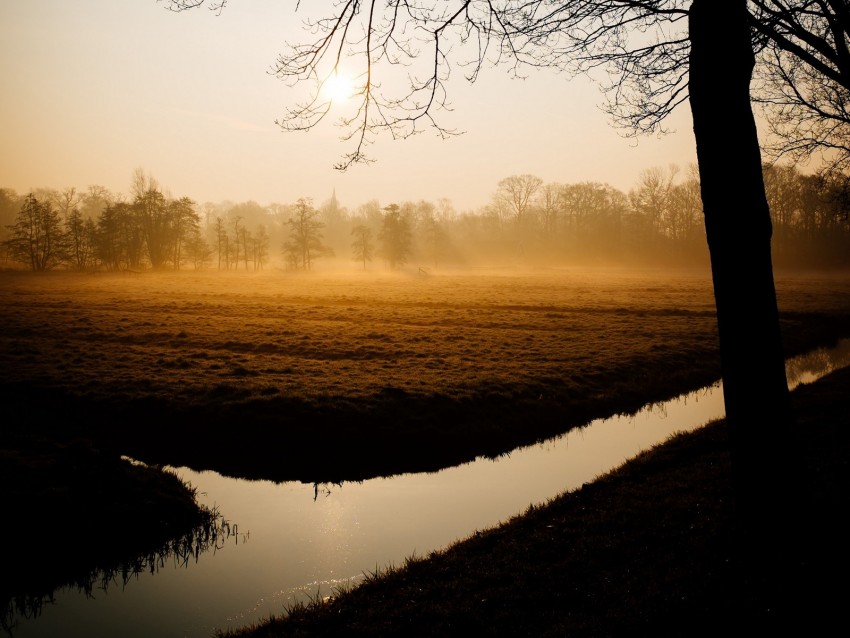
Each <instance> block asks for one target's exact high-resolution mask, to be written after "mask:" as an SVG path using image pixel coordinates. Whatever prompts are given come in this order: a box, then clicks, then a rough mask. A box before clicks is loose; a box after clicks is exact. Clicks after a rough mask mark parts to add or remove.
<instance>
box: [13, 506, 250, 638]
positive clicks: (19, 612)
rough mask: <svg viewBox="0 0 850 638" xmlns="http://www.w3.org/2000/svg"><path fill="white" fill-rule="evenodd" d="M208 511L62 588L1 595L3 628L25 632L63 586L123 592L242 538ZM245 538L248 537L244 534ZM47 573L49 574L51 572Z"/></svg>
mask: <svg viewBox="0 0 850 638" xmlns="http://www.w3.org/2000/svg"><path fill="white" fill-rule="evenodd" d="M205 514H206V515H205V517H204V521H203V522H202V523H201V524H200V525H198V526H196V527H194V528H193V529H191V530H189V531H188V532H186V533H185V534H183V535H182V536H180V537H179V538H174V539H171V540H169V541H166V542H165V543H163V544H162V545H161V546H160V547H157V548H155V549H152V550H149V551H147V552H145V553H144V554H141V555H139V556H134V557H132V558H130V559H128V560H123V561H116V562H113V563H111V564H107V565H106V566H96V567H92V568H91V569H89V570H88V571H87V572H85V573H83V574H81V575H77V576H76V577H74V578H72V579H71V580H70V581H69V582H67V583H65V584H64V585H63V586H62V587H59V588H55V587H52V585H50V584H46V585H43V586H39V585H38V584H32V583H31V584H30V587H29V591H22V592H17V593H15V594H13V595H10V596H7V597H6V600H3V599H2V598H0V609H2V614H1V615H0V628H2V629H3V630H4V631H5V632H6V633H7V634H9V635H10V636H13V635H22V634H20V633H18V632H17V631H16V630H18V629H21V630H22V631H26V630H25V629H22V627H21V625H22V623H23V622H24V621H32V620H34V619H37V618H39V617H40V616H41V615H42V614H43V613H44V612H45V610H46V609H47V608H49V607H51V606H52V605H55V604H56V600H57V599H56V596H57V591H58V590H60V589H65V590H67V591H73V592H75V593H76V594H77V595H80V596H83V597H85V598H86V599H94V598H95V597H96V595H97V594H100V593H102V594H107V593H109V592H110V591H122V592H123V591H126V589H127V586H128V585H129V584H130V583H131V582H134V581H138V580H139V577H140V576H141V575H143V574H150V575H154V574H157V573H159V572H160V571H161V570H165V569H177V568H188V567H189V566H190V565H191V564H196V563H197V562H198V560H199V559H200V556H201V554H203V553H205V552H213V553H215V551H217V550H220V549H222V548H223V547H224V545H225V543H227V542H228V541H229V540H233V541H234V542H235V543H238V542H239V538H240V537H239V529H238V525H236V524H232V523H230V521H228V520H226V519H225V518H223V517H222V516H221V515H220V514H219V513H218V512H216V511H212V510H209V511H207V512H206V513H205ZM242 540H243V542H244V541H245V540H246V538H245V535H243V536H242ZM45 576H46V577H47V578H50V576H52V574H51V575H45ZM37 577H38V575H36V578H37ZM47 582H48V583H49V582H50V581H49V580H48V581H47Z"/></svg>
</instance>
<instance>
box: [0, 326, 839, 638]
mask: <svg viewBox="0 0 850 638" xmlns="http://www.w3.org/2000/svg"><path fill="white" fill-rule="evenodd" d="M847 365H850V339H845V340H843V341H841V342H840V343H839V344H838V346H837V347H836V348H833V349H829V350H818V351H815V352H813V353H810V354H808V355H804V356H802V357H797V358H795V359H792V360H790V361H789V362H788V366H787V368H788V377H789V384H790V385H791V386H792V387H794V386H796V385H798V384H799V383H804V382H811V381H813V380H816V379H817V378H819V377H820V376H822V375H824V374H826V373H827V372H829V371H831V370H833V369H836V368H840V367H844V366H847ZM722 415H723V397H722V387H721V385H720V384H717V385H714V386H711V387H708V388H704V389H702V390H699V391H697V392H693V393H690V394H688V395H686V396H682V397H680V398H678V399H675V400H672V401H668V402H665V403H663V404H658V405H653V406H648V407H646V408H644V409H643V410H642V411H641V412H639V413H638V414H636V415H632V416H622V417H615V418H610V419H605V420H598V421H594V422H592V423H590V424H588V425H587V426H585V427H584V428H582V429H580V430H573V431H572V432H569V433H567V434H565V435H562V436H560V437H557V438H555V439H551V440H549V441H546V442H544V443H541V444H539V445H535V446H530V447H527V448H521V449H518V450H515V451H514V452H512V453H511V454H509V455H506V456H504V457H501V458H499V459H497V460H489V459H480V460H478V461H475V462H473V463H468V464H465V465H462V466H458V467H453V468H449V469H446V470H442V471H440V472H436V473H423V474H405V475H401V476H395V477H390V478H384V479H373V480H369V481H364V482H362V483H345V484H343V485H341V486H339V485H330V486H317V487H314V486H313V485H308V484H302V483H272V482H264V481H245V480H238V479H231V478H227V477H223V476H221V475H219V474H216V473H214V472H194V471H191V470H189V469H186V468H179V469H178V470H177V472H178V474H179V475H180V476H181V477H183V478H184V479H185V480H187V481H189V482H190V483H191V484H192V485H194V486H196V487H197V488H198V489H199V491H200V493H201V497H200V500H201V501H202V502H203V503H204V504H206V505H209V506H215V507H216V508H217V509H218V510H219V511H220V512H221V513H222V515H223V516H224V517H226V518H227V519H229V520H230V521H232V522H233V523H235V524H236V526H237V527H236V529H235V530H234V531H235V533H234V534H232V535H231V536H230V537H229V538H227V539H226V540H225V541H224V542H223V543H220V544H219V545H218V546H217V547H215V548H214V549H213V550H210V551H207V552H205V553H202V554H200V556H198V558H197V560H195V559H194V558H193V559H192V560H191V561H189V563H188V564H186V565H178V564H176V563H177V561H171V562H168V561H166V563H165V564H164V565H162V566H161V567H159V568H158V569H156V570H154V573H150V572H145V573H142V574H139V575H138V576H135V577H132V578H131V579H130V580H129V581H128V582H127V583H122V582H120V581H119V582H115V583H113V584H112V585H110V586H109V587H107V588H106V589H105V590H100V589H95V590H94V591H93V593H92V594H91V595H86V594H85V593H82V592H80V591H78V590H76V589H74V588H65V589H63V590H60V591H58V592H56V594H55V600H54V603H53V604H49V605H47V606H46V607H45V608H44V609H43V610H42V612H41V613H40V614H38V616H37V617H35V618H18V619H16V626H15V627H14V628H13V629H12V631H11V632H10V635H11V636H15V637H18V638H42V637H47V636H63V637H66V638H73V637H76V636H85V637H87V638H97V637H100V636H122V637H124V638H134V637H136V636H139V637H141V636H145V637H149V636H159V637H163V638H170V637H186V638H200V637H204V638H206V637H208V636H210V635H211V634H212V633H213V631H214V630H215V629H226V628H235V627H240V626H244V625H248V624H252V623H255V622H258V621H261V620H262V619H264V618H267V617H268V616H269V615H272V614H279V613H281V612H282V611H283V609H284V608H285V606H286V605H287V604H288V603H291V602H292V601H294V600H298V599H301V600H304V599H306V598H308V597H315V596H325V595H328V594H330V593H332V591H333V590H334V588H335V587H338V586H340V585H348V584H357V582H358V581H360V580H362V578H363V575H364V573H368V572H372V571H375V570H376V569H383V568H384V567H386V566H388V565H398V564H401V563H403V561H404V559H405V558H406V557H409V556H411V555H417V556H422V555H427V554H428V553H430V552H431V551H433V550H436V549H440V548H442V547H445V546H447V545H449V544H451V543H452V542H454V541H456V540H459V539H462V538H465V537H467V536H469V535H470V534H472V533H473V532H474V531H475V530H479V529H484V528H488V527H492V526H495V525H497V524H498V523H499V522H500V521H504V520H507V519H508V518H510V517H512V516H514V515H516V514H520V513H522V512H523V511H524V510H525V509H526V508H527V507H528V506H529V505H530V504H532V503H542V502H545V501H546V500H548V499H549V498H551V497H553V496H555V495H557V494H558V493H560V492H562V491H565V490H570V489H573V488H576V487H578V486H580V485H581V484H582V483H585V482H587V481H592V480H593V479H594V478H595V477H596V476H598V475H600V474H602V473H604V472H606V471H608V470H609V469H611V468H613V467H616V466H618V465H620V464H622V463H623V462H624V461H626V460H628V459H629V458H631V457H633V456H635V455H636V454H637V453H638V452H640V451H641V450H644V449H647V448H649V447H651V446H652V445H654V444H656V443H658V442H660V441H663V440H665V439H666V438H668V437H669V436H670V435H671V434H672V433H674V432H676V431H688V430H692V429H694V428H697V427H700V426H701V425H704V424H705V423H707V422H708V421H710V420H713V419H716V418H719V417H721V416H722Z"/></svg>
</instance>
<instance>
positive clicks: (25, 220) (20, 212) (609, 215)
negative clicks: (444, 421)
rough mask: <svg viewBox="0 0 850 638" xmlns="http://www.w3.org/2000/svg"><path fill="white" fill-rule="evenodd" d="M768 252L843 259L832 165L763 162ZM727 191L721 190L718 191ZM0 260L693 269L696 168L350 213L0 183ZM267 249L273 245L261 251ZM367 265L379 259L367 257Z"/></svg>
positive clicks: (849, 205)
mask: <svg viewBox="0 0 850 638" xmlns="http://www.w3.org/2000/svg"><path fill="white" fill-rule="evenodd" d="M764 182H765V189H766V193H767V196H768V200H769V203H770V210H771V217H772V221H773V252H774V262H775V264H776V265H777V266H784V267H810V268H839V267H845V266H848V265H850V216H848V210H850V186H848V181H847V180H846V179H845V178H843V177H842V176H840V175H837V174H836V173H835V172H829V173H823V174H815V175H807V174H803V173H802V172H800V171H799V170H798V169H797V168H795V167H793V166H783V165H778V164H769V165H765V166H764ZM729 197H730V198H734V194H733V193H730V194H729ZM0 220H2V222H3V225H2V232H3V237H2V238H3V241H2V250H3V254H2V261H3V262H4V263H6V264H16V265H17V266H18V267H24V268H28V269H31V270H35V271H43V270H54V269H59V268H64V269H71V270H79V271H90V270H106V271H119V270H145V269H153V270H163V269H175V270H178V269H181V268H193V269H217V270H239V269H241V270H245V271H258V270H263V269H264V268H265V267H266V266H267V265H268V264H269V263H272V262H275V263H278V264H282V266H280V267H283V268H286V269H290V270H311V269H313V267H314V265H315V263H316V261H317V260H319V259H323V258H325V259H326V258H331V257H341V258H344V259H347V260H351V261H352V262H354V263H355V264H356V267H358V268H360V269H363V270H369V269H371V268H375V267H378V268H380V267H384V268H387V269H390V270H394V269H399V268H402V267H404V266H406V265H408V264H414V263H415V264H416V265H417V266H418V267H420V268H427V269H439V268H440V267H442V266H461V265H484V266H486V265H490V266H494V265H496V266H498V265H514V264H524V265H560V264H623V265H629V264H641V265H694V264H705V263H707V260H708V252H707V250H708V249H707V242H706V236H705V225H704V223H703V213H702V204H701V198H700V183H699V178H698V175H697V172H696V170H695V169H694V168H693V167H691V168H690V169H689V170H686V171H681V170H680V169H679V168H678V167H677V166H674V165H671V166H669V167H667V168H650V169H647V170H645V171H643V172H642V173H641V174H640V176H639V177H638V180H637V183H636V184H635V186H634V187H633V188H632V189H631V190H629V191H628V192H624V191H621V190H619V189H616V188H614V187H612V186H610V185H608V184H605V183H598V182H579V183H572V184H569V183H545V182H544V181H543V180H542V179H540V178H539V177H536V176H534V175H529V174H522V175H511V176H508V177H506V178H504V179H502V180H500V181H499V182H498V184H497V187H496V189H495V192H494V193H493V194H492V196H491V198H490V201H489V203H488V204H487V205H485V206H482V207H481V208H479V209H478V210H475V211H466V212H463V213H458V212H457V211H456V210H455V209H454V208H453V206H452V204H451V202H450V201H448V200H445V199H441V200H438V201H437V202H436V203H435V202H430V201H424V200H423V201H419V202H412V201H406V202H401V203H391V204H388V205H386V206H381V205H380V204H379V202H378V201H377V200H371V201H368V202H366V203H364V204H362V205H360V206H359V207H357V208H356V209H353V210H349V209H347V208H345V207H344V206H342V205H340V203H339V202H338V200H337V198H336V196H335V194H334V195H332V196H331V198H330V199H329V200H327V201H326V202H324V203H323V204H322V205H321V206H318V207H317V206H314V204H313V202H312V200H311V199H310V198H299V199H298V200H297V201H296V202H294V203H292V204H288V205H286V204H271V205H268V206H261V205H259V204H257V203H256V202H253V201H249V202H243V203H238V204H234V203H232V202H222V203H218V204H214V203H210V202H207V203H204V204H202V205H198V204H197V203H196V202H194V201H193V200H191V199H190V198H188V197H179V198H173V197H170V196H168V195H166V194H165V192H164V191H163V189H162V188H161V187H160V186H159V184H158V183H157V182H156V180H154V179H153V178H152V177H150V176H145V175H144V174H143V173H141V172H137V173H136V174H135V175H134V178H133V182H132V185H131V194H130V197H129V198H125V197H123V196H121V195H116V194H113V193H110V192H109V191H107V190H106V189H105V188H103V187H100V186H90V187H89V188H88V189H87V190H86V191H83V192H78V191H77V190H76V189H75V188H68V189H65V190H63V191H54V190H45V189H42V190H39V191H32V192H30V193H27V194H26V195H23V196H18V195H17V194H16V193H15V192H14V191H12V190H11V189H0ZM273 246H278V247H279V252H278V253H277V255H278V258H277V259H272V254H273ZM375 262H378V263H375Z"/></svg>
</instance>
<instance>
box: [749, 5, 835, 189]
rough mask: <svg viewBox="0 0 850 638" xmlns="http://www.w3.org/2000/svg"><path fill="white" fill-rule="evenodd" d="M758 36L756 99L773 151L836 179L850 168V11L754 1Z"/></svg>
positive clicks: (768, 147)
mask: <svg viewBox="0 0 850 638" xmlns="http://www.w3.org/2000/svg"><path fill="white" fill-rule="evenodd" d="M750 5H751V7H752V8H751V12H752V14H753V17H754V18H755V19H754V21H753V25H754V28H755V30H756V32H757V33H758V35H759V38H758V40H757V43H758V45H759V58H758V59H759V64H758V66H757V67H756V74H755V80H756V83H757V90H756V91H754V92H753V96H754V98H755V100H756V101H757V102H758V103H759V104H760V106H761V107H762V109H763V112H764V114H765V116H766V119H767V122H768V124H769V125H770V133H771V135H770V137H769V138H768V141H767V144H766V151H767V152H768V154H769V155H770V156H771V158H772V159H773V160H778V159H780V158H782V157H790V158H791V159H793V160H795V161H797V160H807V159H809V158H811V157H812V155H815V154H818V155H820V157H821V158H822V159H823V160H824V161H825V163H826V168H827V169H828V170H830V171H832V172H836V173H837V172H842V171H845V170H846V169H848V168H850V110H848V109H849V108H850V51H848V49H850V46H848V38H850V6H848V4H847V2H845V1H841V0H819V1H809V2H777V1H772V2H771V1H766V0H761V1H751V2H750Z"/></svg>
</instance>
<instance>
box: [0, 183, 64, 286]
mask: <svg viewBox="0 0 850 638" xmlns="http://www.w3.org/2000/svg"><path fill="white" fill-rule="evenodd" d="M10 230H11V234H10V237H9V239H7V240H6V241H5V245H6V247H7V249H8V251H9V255H10V256H11V258H12V259H14V260H16V261H19V262H21V263H23V264H26V265H27V266H29V268H30V269H31V270H35V271H44V270H53V269H54V268H56V267H57V266H59V265H60V264H61V263H62V262H63V260H64V259H65V256H66V246H65V235H64V233H63V232H62V223H61V220H60V218H59V212H58V211H57V210H56V209H55V208H54V207H53V205H52V204H51V203H50V202H49V201H39V200H38V199H37V198H36V197H35V195H33V194H32V193H30V194H28V195H27V196H26V198H25V199H24V203H23V205H22V206H21V210H20V211H19V212H18V215H17V217H16V218H15V223H14V224H13V225H12V226H11V227H10Z"/></svg>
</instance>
